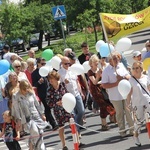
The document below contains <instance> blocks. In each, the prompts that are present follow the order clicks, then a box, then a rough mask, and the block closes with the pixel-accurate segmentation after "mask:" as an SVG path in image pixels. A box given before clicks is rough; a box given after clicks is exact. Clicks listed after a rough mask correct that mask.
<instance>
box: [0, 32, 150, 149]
mask: <svg viewBox="0 0 150 150" xmlns="http://www.w3.org/2000/svg"><path fill="white" fill-rule="evenodd" d="M129 38H130V39H131V40H132V43H133V44H132V47H131V48H130V50H128V51H126V52H124V55H125V56H126V58H127V59H128V62H129V63H130V64H132V62H133V60H132V52H133V51H135V50H140V51H141V52H142V49H143V47H144V43H145V42H146V41H147V40H148V39H150V29H146V30H144V31H140V32H137V33H135V34H132V35H130V36H129ZM85 115H86V122H87V123H86V124H84V127H86V128H85V129H84V130H82V131H81V134H82V138H81V142H82V143H84V144H85V146H84V147H83V148H82V150H150V139H149V138H148V134H147V130H146V126H145V125H144V126H143V127H142V130H141V134H140V136H139V138H140V141H141V143H142V146H141V147H137V146H136V145H135V144H134V140H133V137H131V136H128V137H125V138H121V137H120V136H119V133H118V127H117V125H116V124H109V123H108V124H109V126H110V130H109V131H106V132H102V131H101V130H100V128H101V121H100V117H99V115H93V113H92V112H91V111H89V110H87V109H86V114H85ZM107 121H108V122H109V119H108V118H107ZM126 127H128V126H127V125H126ZM65 135H66V144H67V146H68V148H69V150H73V149H74V148H73V140H72V134H71V130H70V128H69V126H68V124H66V126H65ZM27 140H28V137H25V139H23V140H21V141H20V144H21V147H22V149H23V150H27V149H28V147H27ZM44 142H45V144H46V147H47V150H61V148H62V147H61V142H60V139H59V137H58V131H52V130H49V131H45V132H44ZM0 148H1V149H3V150H7V148H6V146H5V144H4V143H3V142H2V141H1V142H0Z"/></svg>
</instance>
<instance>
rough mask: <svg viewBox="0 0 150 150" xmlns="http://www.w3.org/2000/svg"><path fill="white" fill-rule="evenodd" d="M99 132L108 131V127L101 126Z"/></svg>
mask: <svg viewBox="0 0 150 150" xmlns="http://www.w3.org/2000/svg"><path fill="white" fill-rule="evenodd" d="M101 130H102V131H108V130H109V126H108V125H102V128H101Z"/></svg>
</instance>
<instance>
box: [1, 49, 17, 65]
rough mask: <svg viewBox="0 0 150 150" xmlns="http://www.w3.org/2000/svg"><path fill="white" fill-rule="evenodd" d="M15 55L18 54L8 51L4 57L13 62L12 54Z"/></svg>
mask: <svg viewBox="0 0 150 150" xmlns="http://www.w3.org/2000/svg"><path fill="white" fill-rule="evenodd" d="M13 55H16V56H17V54H15V53H12V52H8V53H6V54H4V56H3V58H4V59H6V60H7V61H8V62H9V63H10V64H12V62H11V60H10V58H11V56H13Z"/></svg>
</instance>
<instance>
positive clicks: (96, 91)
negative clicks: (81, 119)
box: [88, 55, 115, 131]
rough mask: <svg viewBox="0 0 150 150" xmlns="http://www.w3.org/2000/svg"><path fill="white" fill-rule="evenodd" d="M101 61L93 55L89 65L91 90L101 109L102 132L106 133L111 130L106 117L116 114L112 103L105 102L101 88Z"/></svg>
mask: <svg viewBox="0 0 150 150" xmlns="http://www.w3.org/2000/svg"><path fill="white" fill-rule="evenodd" d="M98 63H99V59H98V57H97V56H96V55H92V56H91V58H90V59H89V65H90V67H91V69H90V70H89V71H88V77H89V88H90V91H91V94H92V96H93V98H94V100H95V101H96V102H97V104H98V105H99V107H100V118H101V122H102V130H103V131H106V130H108V129H109V127H108V125H107V122H106V117H107V115H111V116H113V115H114V114H115V110H114V108H113V107H112V105H111V103H110V102H107V101H105V100H104V96H103V95H102V92H101V90H102V88H101V81H100V80H101V74H102V70H101V69H99V68H98Z"/></svg>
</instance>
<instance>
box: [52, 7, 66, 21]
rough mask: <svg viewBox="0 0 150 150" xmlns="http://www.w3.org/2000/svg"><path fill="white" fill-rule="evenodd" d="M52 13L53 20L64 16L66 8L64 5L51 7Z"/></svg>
mask: <svg viewBox="0 0 150 150" xmlns="http://www.w3.org/2000/svg"><path fill="white" fill-rule="evenodd" d="M52 13H53V16H54V19H55V20H59V19H64V18H66V10H65V7H64V5H61V6H56V7H52Z"/></svg>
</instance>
